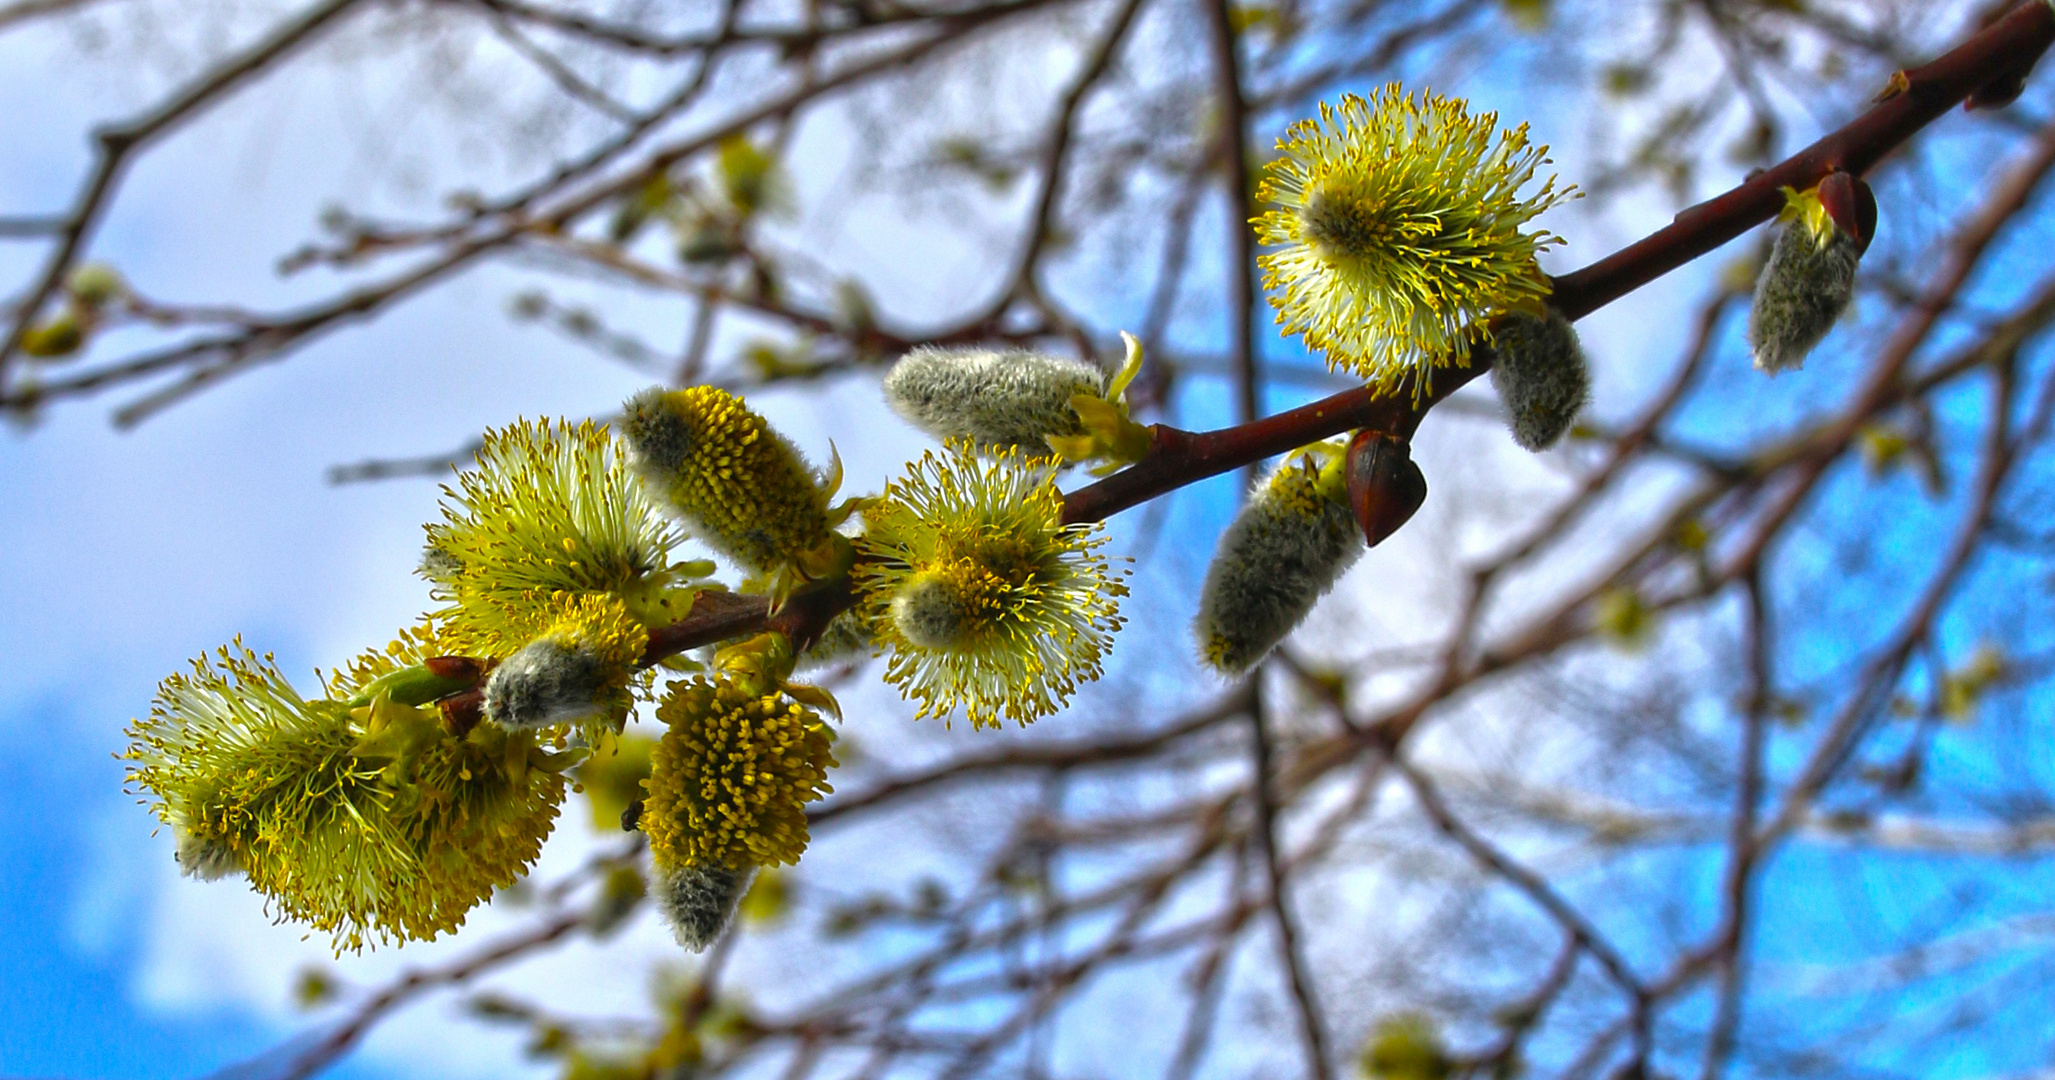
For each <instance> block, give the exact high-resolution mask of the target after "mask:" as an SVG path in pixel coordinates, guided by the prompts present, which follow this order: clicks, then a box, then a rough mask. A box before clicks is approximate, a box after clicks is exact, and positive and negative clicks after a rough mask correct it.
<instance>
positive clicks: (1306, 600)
mask: <svg viewBox="0 0 2055 1080" xmlns="http://www.w3.org/2000/svg"><path fill="white" fill-rule="evenodd" d="M1330 486H1331V485H1327V484H1323V483H1322V482H1321V481H1320V480H1318V479H1316V478H1314V477H1312V476H1309V475H1308V474H1307V472H1306V470H1305V468H1304V467H1303V466H1302V465H1300V464H1299V462H1298V461H1297V460H1296V459H1287V460H1286V461H1285V463H1284V464H1283V465H1281V466H1279V467H1278V468H1277V469H1276V470H1275V471H1273V472H1272V473H1271V474H1270V476H1269V477H1268V479H1266V480H1265V481H1264V483H1263V484H1262V485H1261V486H1260V487H1259V488H1258V489H1257V490H1256V493H1255V495H1253V496H1252V497H1251V498H1250V499H1249V504H1248V505H1247V506H1245V507H1243V508H1242V512H1241V514H1240V515H1239V516H1237V517H1236V518H1235V519H1234V523H1233V524H1231V525H1229V526H1228V527H1227V531H1226V532H1225V533H1223V534H1221V537H1220V549H1219V551H1218V552H1216V553H1215V554H1214V556H1213V565H1212V566H1210V567H1208V568H1207V570H1206V584H1205V588H1204V590H1203V592H1202V594H1201V596H1200V599H1199V616H1198V619H1197V620H1196V622H1195V623H1194V624H1193V630H1194V631H1195V632H1196V633H1197V635H1198V639H1199V649H1200V651H1201V653H1202V654H1203V655H1204V656H1205V658H1206V662H1207V663H1209V664H1211V665H1212V666H1213V667H1214V668H1216V669H1217V670H1219V671H1220V672H1221V673H1223V674H1227V675H1239V674H1241V673H1242V672H1244V671H1247V670H1248V669H1249V668H1250V667H1252V666H1254V665H1255V663H1256V662H1257V661H1258V660H1261V659H1263V657H1265V656H1267V655H1269V653H1270V650H1271V649H1274V648H1276V647H1277V643H1278V642H1280V641H1283V640H1284V638H1285V635H1287V634H1289V633H1291V632H1292V630H1293V629H1295V628H1296V627H1297V626H1298V625H1299V623H1300V622H1302V621H1304V619H1305V618H1306V614H1307V613H1308V612H1310V611H1312V610H1313V605H1314V603H1315V602H1317V601H1318V600H1319V599H1320V597H1321V596H1322V595H1323V594H1325V593H1326V592H1327V590H1329V589H1331V588H1333V587H1334V583H1335V581H1337V580H1338V579H1340V577H1341V575H1342V572H1343V571H1345V570H1347V569H1348V568H1349V565H1350V564H1351V563H1353V562H1355V561H1356V557H1357V556H1359V555H1361V554H1362V553H1363V550H1364V548H1363V534H1362V533H1361V532H1360V531H1359V530H1358V529H1357V527H1356V519H1355V517H1354V515H1352V514H1350V513H1349V509H1348V506H1347V505H1346V504H1345V503H1344V501H1343V499H1342V498H1341V496H1340V493H1339V492H1338V491H1332V490H1329V488H1330Z"/></svg>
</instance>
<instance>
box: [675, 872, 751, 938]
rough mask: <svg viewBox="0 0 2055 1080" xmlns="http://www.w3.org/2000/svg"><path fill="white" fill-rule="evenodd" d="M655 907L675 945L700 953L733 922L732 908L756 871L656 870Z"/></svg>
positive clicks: (746, 890)
mask: <svg viewBox="0 0 2055 1080" xmlns="http://www.w3.org/2000/svg"><path fill="white" fill-rule="evenodd" d="M658 873H659V874H661V875H662V879H661V880H660V881H658V882H657V887H656V906H657V910H658V911H661V912H663V916H664V921H665V922H667V923H669V924H670V926H671V934H672V936H674V937H676V938H677V939H678V944H680V945H683V946H685V947H686V948H688V949H691V950H692V951H693V952H700V951H702V950H704V949H705V948H706V947H707V946H709V945H712V944H713V943H714V942H716V941H718V940H720V937H721V934H722V933H723V932H725V931H726V930H727V929H728V924H729V923H731V922H733V921H735V907H736V905H737V904H740V903H741V902H742V894H743V893H746V892H748V891H749V883H750V882H751V881H754V880H755V879H756V867H754V866H752V867H749V868H748V869H746V870H731V869H729V868H728V867H725V866H680V867H676V868H674V869H670V870H661V869H660V870H659V871H658Z"/></svg>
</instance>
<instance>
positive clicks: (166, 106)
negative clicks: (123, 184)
mask: <svg viewBox="0 0 2055 1080" xmlns="http://www.w3.org/2000/svg"><path fill="white" fill-rule="evenodd" d="M356 2H357V0H325V2H324V3H321V4H317V5H315V6H314V7H312V8H309V9H308V10H307V11H305V12H304V13H302V14H301V15H300V17H299V18H297V19H295V20H293V21H292V22H290V23H287V24H285V25H284V26H281V27H280V28H279V29H278V30H277V31H276V32H275V33H273V34H271V35H270V36H269V37H267V38H265V39H264V40H262V41H260V42H258V43H257V44H256V45H254V46H252V47H251V48H250V49H248V50H246V51H244V52H243V53H242V55H240V56H237V57H235V58H233V59H231V60H229V61H227V62H225V63H223V64H220V65H218V66H216V67H214V68H211V69H209V70H208V71H207V72H206V73H205V74H204V75H203V76H201V77H200V78H199V79H197V80H195V81H194V82H192V83H191V84H189V85H187V86H186V87H184V88H183V89H181V90H180V91H179V92H178V93H177V94H175V95H173V96H172V97H171V98H170V99H168V100H166V101H165V102H163V103H162V104H160V105H158V106H157V107H156V108H155V109H152V110H151V111H150V112H148V113H146V114H144V115H142V116H139V117H136V118H135V119H133V120H130V121H128V122H127V123H123V124H116V125H112V126H109V127H103V128H101V129H99V130H98V131H97V132H95V133H94V141H95V142H96V143H97V144H98V159H97V160H96V161H95V163H94V166H93V172H92V174H91V175H90V176H88V177H87V178H86V182H85V184H84V185H83V186H82V187H81V188H80V190H79V194H78V197H77V199H76V200H75V201H74V202H73V204H72V208H71V211H70V212H69V213H67V214H66V215H65V218H64V226H63V229H62V231H61V232H60V233H59V234H58V241H57V249H56V250H55V251H53V252H51V253H50V258H49V260H48V261H47V262H45V263H44V264H43V270H42V273H41V274H40V275H39V276H38V277H37V279H36V283H35V285H33V286H32V287H30V289H29V291H28V296H27V298H26V299H25V300H24V301H23V303H22V304H21V306H20V307H19V308H17V309H16V314H15V317H14V324H13V325H12V326H10V327H9V328H8V330H7V337H6V338H5V340H4V341H0V387H4V386H5V385H6V376H7V362H8V360H9V359H10V358H12V357H13V356H14V354H15V352H16V351H17V350H18V349H19V348H20V347H21V339H22V335H24V334H26V333H27V332H28V328H29V324H30V323H31V322H32V321H33V320H34V319H35V317H36V312H37V311H38V310H40V309H41V308H42V306H43V305H44V304H45V303H47V302H48V301H49V299H50V297H51V295H52V294H54V293H55V292H56V291H57V285H58V283H59V282H60V281H62V280H63V279H64V273H65V271H66V270H68V269H69V268H70V267H71V264H72V261H73V260H74V259H75V258H77V256H78V252H79V250H80V248H82V247H83V246H84V245H85V242H86V239H87V237H88V236H89V235H90V234H91V233H92V230H93V226H94V225H96V224H98V223H99V220H100V218H101V216H102V215H103V214H104V213H105V212H106V209H107V205H108V202H109V201H110V199H111V198H112V196H113V193H114V188H115V185H116V183H117V182H119V180H120V178H121V172H122V169H123V168H124V167H125V166H126V165H127V164H128V160H129V156H130V155H131V154H133V153H134V152H135V151H136V150H138V149H140V148H142V147H143V146H144V145H146V144H147V143H149V142H150V141H152V140H154V139H155V138H157V137H158V136H160V135H162V134H164V133H165V132H167V131H170V130H171V129H172V128H173V127H176V126H177V125H178V124H179V123H180V122H182V121H184V120H185V119H186V118H187V117H190V116H192V115H193V114H194V113H196V112H198V111H199V110H200V109H201V108H203V107H205V106H206V105H207V104H208V103H209V102H211V101H213V100H214V99H216V98H218V97H220V96H222V95H223V94H226V93H228V92H229V91H231V90H234V89H236V88H237V87H239V86H241V85H242V84H243V83H245V82H247V81H248V80H250V79H252V78H254V77H256V76H257V75H258V74H260V73H262V72H263V71H264V70H265V69H266V68H268V67H270V66H271V65H272V64H273V63H274V62H276V61H278V60H280V59H282V58H283V57H285V56H288V55H290V54H291V53H292V52H293V51H295V50H296V49H298V48H299V47H300V46H301V45H303V44H305V43H306V42H308V41H309V40H311V39H312V38H313V37H314V36H315V35H316V34H317V33H318V32H319V31H321V30H322V29H323V28H324V27H326V26H328V25H329V24H330V23H332V22H334V21H335V20H336V19H337V18H339V17H340V16H341V15H342V14H343V13H344V12H347V11H348V10H349V9H350V8H351V7H352V6H354V5H355V4H356Z"/></svg>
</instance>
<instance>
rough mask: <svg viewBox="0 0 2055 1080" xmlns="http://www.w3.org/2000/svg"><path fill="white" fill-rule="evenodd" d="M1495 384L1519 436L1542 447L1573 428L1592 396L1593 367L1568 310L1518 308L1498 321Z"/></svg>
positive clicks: (1529, 445)
mask: <svg viewBox="0 0 2055 1080" xmlns="http://www.w3.org/2000/svg"><path fill="white" fill-rule="evenodd" d="M1491 333H1492V339H1493V341H1492V349H1493V351H1494V352H1495V353H1496V354H1497V358H1496V359H1495V360H1493V361H1492V365H1491V385H1492V387H1493V388H1494V389H1496V390H1497V391H1498V398H1499V400H1500V401H1501V402H1504V403H1505V407H1506V423H1507V425H1508V426H1510V427H1511V428H1512V429H1513V441H1514V442H1517V443H1519V444H1520V445H1521V446H1523V447H1525V448H1527V449H1529V450H1533V451H1535V452H1537V453H1539V452H1540V451H1543V450H1546V449H1548V448H1549V447H1551V446H1554V445H1555V444H1556V440H1558V439H1561V438H1562V437H1563V433H1564V432H1566V431H1568V430H1570V425H1571V424H1572V423H1573V422H1575V421H1576V419H1577V413H1578V412H1579V411H1580V410H1582V409H1583V408H1584V403H1585V401H1587V400H1588V399H1589V398H1590V397H1591V371H1590V369H1589V368H1588V367H1586V365H1585V363H1584V349H1583V347H1582V346H1580V345H1579V344H1578V343H1577V330H1576V328H1575V327H1572V326H1571V325H1570V320H1568V319H1566V318H1564V317H1563V314H1562V312H1559V311H1557V310H1556V309H1554V308H1549V309H1548V313H1547V314H1546V315H1530V314H1528V313H1526V312H1514V313H1512V314H1510V315H1506V316H1503V317H1501V318H1500V320H1499V321H1498V322H1497V323H1495V324H1493V326H1492V328H1491Z"/></svg>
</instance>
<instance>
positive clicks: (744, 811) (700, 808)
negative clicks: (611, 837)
mask: <svg viewBox="0 0 2055 1080" xmlns="http://www.w3.org/2000/svg"><path fill="white" fill-rule="evenodd" d="M657 718H658V719H659V720H662V721H663V722H664V724H665V725H666V731H665V732H664V736H663V738H662V739H661V740H660V741H659V742H658V743H657V746H656V749H655V751H654V752H653V753H652V754H651V757H650V776H649V779H648V780H647V781H645V786H646V787H647V789H648V791H649V797H648V799H647V800H646V802H645V804H644V806H643V810H642V819H641V827H642V830H643V832H645V833H647V834H648V836H649V849H650V853H651V854H652V856H654V858H655V859H656V862H657V865H658V867H659V868H661V869H668V868H674V867H725V868H727V869H729V870H738V871H739V870H744V869H747V868H750V867H756V866H776V865H779V864H781V863H796V862H798V861H799V856H800V854H801V853H803V852H804V851H805V850H806V844H807V830H806V804H807V803H810V802H813V801H814V800H816V799H819V798H820V797H821V796H823V795H825V794H827V793H829V792H831V791H833V790H834V789H833V788H832V787H830V786H829V785H828V782H827V778H828V770H829V769H831V768H833V767H834V766H835V764H836V761H835V755H834V749H833V742H834V737H833V735H832V733H830V732H829V730H828V727H827V725H826V724H824V723H822V722H821V719H820V717H819V715H817V714H816V713H815V712H814V711H813V710H812V709H809V708H807V707H806V706H804V705H801V704H800V703H798V702H796V701H793V700H790V699H788V698H786V697H784V696H783V695H782V694H780V693H778V692H776V691H775V690H774V691H772V692H769V693H763V692H761V691H760V688H759V687H757V686H752V685H749V684H748V681H746V680H737V679H734V678H731V677H722V678H719V679H716V680H707V679H703V678H702V679H693V680H691V681H689V682H674V683H671V684H670V686H669V688H668V690H667V692H666V694H665V696H664V700H663V703H662V704H661V705H660V706H659V707H658V709H657Z"/></svg>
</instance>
